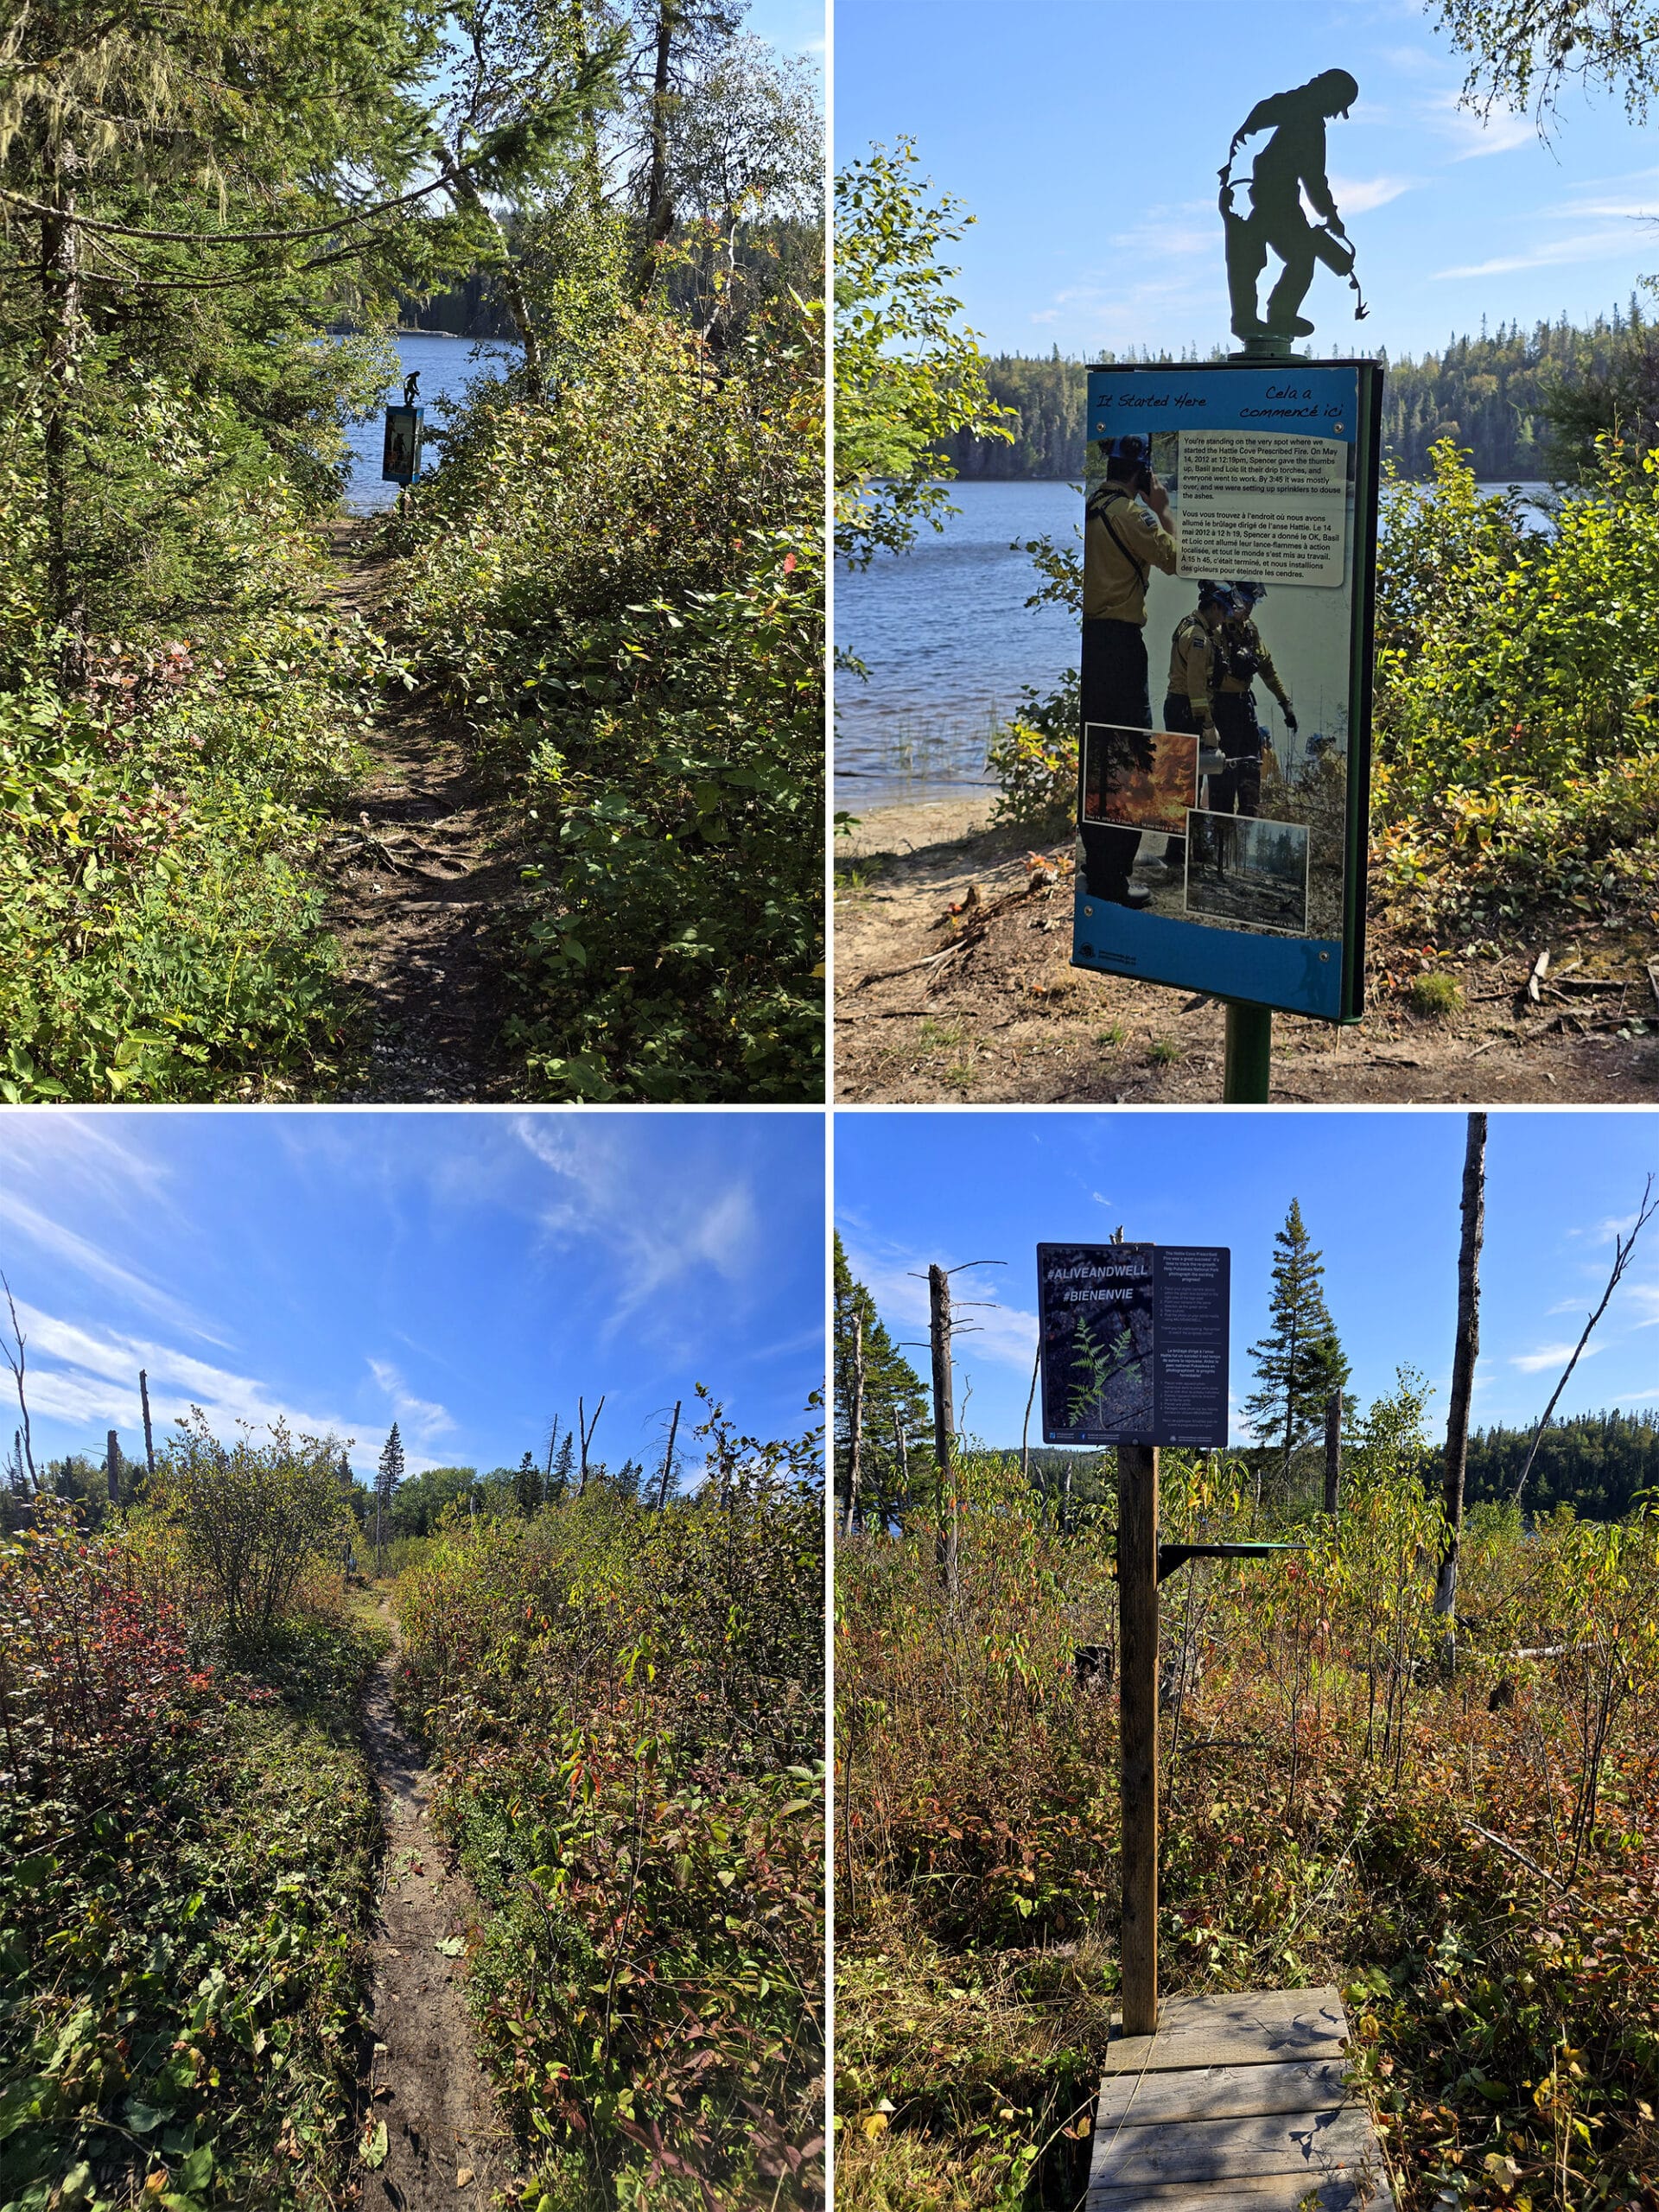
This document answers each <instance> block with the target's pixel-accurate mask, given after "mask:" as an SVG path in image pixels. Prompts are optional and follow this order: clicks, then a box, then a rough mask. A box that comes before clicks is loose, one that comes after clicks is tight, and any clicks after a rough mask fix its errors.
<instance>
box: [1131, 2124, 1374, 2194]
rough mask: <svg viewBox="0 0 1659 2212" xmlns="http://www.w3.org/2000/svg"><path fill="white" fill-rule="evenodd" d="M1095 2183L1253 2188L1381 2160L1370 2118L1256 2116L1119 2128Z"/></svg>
mask: <svg viewBox="0 0 1659 2212" xmlns="http://www.w3.org/2000/svg"><path fill="white" fill-rule="evenodd" d="M1100 2149H1101V2155H1100V2157H1099V2158H1098V2159H1097V2160H1096V2164H1095V2166H1094V2169H1093V2171H1092V2172H1091V2174H1090V2183H1091V2184H1093V2183H1098V2184H1099V2185H1100V2186H1101V2187H1102V2188H1118V2189H1122V2188H1127V2187H1128V2184H1129V2183H1131V2182H1136V2183H1139V2182H1154V2181H1158V2182H1175V2181H1248V2180H1252V2179H1255V2178H1257V2177H1262V2176H1265V2175H1268V2174H1306V2176H1307V2177H1308V2179H1309V2181H1317V2180H1318V2179H1319V2176H1320V2175H1321V2174H1328V2173H1344V2172H1346V2171H1348V2170H1349V2169H1350V2168H1351V2167H1354V2166H1357V2165H1359V2164H1363V2161H1364V2160H1365V2159H1366V2158H1371V2157H1373V2156H1374V2155H1375V2149H1376V2145H1375V2142H1374V2139H1373V2137H1372V2134H1371V2123H1370V2117H1369V2116H1368V2115H1367V2114H1366V2113H1363V2112H1360V2111H1358V2110H1357V2109H1356V2107H1354V2106H1352V2105H1344V2106H1340V2107H1338V2108H1337V2109H1336V2110H1335V2111H1334V2112H1313V2113H1306V2112H1303V2113H1295V2112H1276V2113H1251V2114H1250V2115H1249V2116H1248V2117H1247V2118H1244V2119H1242V2120H1173V2121H1170V2122H1168V2123H1166V2125H1165V2126H1162V2127H1120V2128H1117V2129H1115V2130H1111V2131H1109V2133H1107V2134H1106V2135H1105V2136H1104V2137H1103V2138H1102V2139H1101V2145H1100Z"/></svg>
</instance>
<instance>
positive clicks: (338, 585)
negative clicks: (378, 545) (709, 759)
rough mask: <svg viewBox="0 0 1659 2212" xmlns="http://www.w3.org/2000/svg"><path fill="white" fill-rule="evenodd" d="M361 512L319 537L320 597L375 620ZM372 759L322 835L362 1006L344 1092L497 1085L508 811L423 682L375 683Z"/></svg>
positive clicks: (465, 1096) (359, 1095) (436, 1093)
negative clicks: (357, 1055) (382, 692)
mask: <svg viewBox="0 0 1659 2212" xmlns="http://www.w3.org/2000/svg"><path fill="white" fill-rule="evenodd" d="M371 527H372V524H366V523H365V522H363V521H361V520H359V519H355V518H349V517H345V516H342V517H340V518H339V519H338V520H337V521H336V522H334V523H333V524H331V525H330V527H329V530H328V532H327V538H326V541H325V548H326V551H327V556H328V559H329V563H330V566H331V569H332V572H333V573H332V574H331V575H330V576H329V578H328V580H327V590H328V601H329V603H331V604H332V605H333V606H334V607H337V608H338V609H339V610H340V612H341V613H356V614H358V615H360V616H361V618H362V619H363V620H364V621H365V623H366V624H367V625H368V626H370V627H371V628H372V629H374V630H377V631H378V630H379V629H380V628H381V619H380V608H381V605H382V602H383V601H384V599H385V594H386V588H387V584H388V582H389V573H388V572H389V569H390V567H391V563H388V562H386V561H385V560H378V559H374V558H372V557H370V556H369V555H368V553H367V551H366V550H365V549H366V539H367V532H368V531H369V529H370V528H371ZM365 742H366V746H367V748H368V751H369V753H370V754H371V756H372V767H371V768H370V771H369V773H368V776H367V778H366V780H365V783H364V784H363V785H361V786H360V787H359V789H358V790H357V791H355V792H354V793H353V798H352V801H351V808H350V812H349V813H348V814H347V815H346V816H345V817H342V819H341V820H340V822H339V823H338V824H337V825H336V828H335V829H334V835H333V837H332V840H331V842H329V844H328V846H327V869H328V873H329V875H330V878H331V880H332V881H333V885H334V898H333V899H332V900H331V902H330V907H329V919H330V922H331V925H332V926H333V928H334V933H335V936H336V938H338V940H339V943H340V948H341V951H342V953H343V956H344V960H345V969H346V981H347V983H348V985H349V987H350V988H351V990H352V993H353V996H354V998H355V999H356V1000H357V1001H358V1003H359V1006H360V1007H362V1008H363V1009H364V1012H365V1016H366V1020H365V1027H367V1028H369V1029H370V1031H371V1032H372V1033H371V1035H370V1037H369V1039H368V1041H367V1055H368V1065H367V1066H366V1068H365V1069H364V1070H362V1071H360V1072H359V1075H358V1076H357V1077H356V1078H355V1079H354V1080H349V1081H348V1082H347V1084H346V1087H345V1088H344V1089H343V1090H342V1091H341V1093H340V1096H341V1098H342V1099H343V1100H345V1101H346V1102H348V1103H389V1104H390V1103H397V1104H411V1103H413V1104H431V1103H467V1102H470V1101H472V1100H474V1099H490V1098H505V1097H510V1096H512V1090H511V1088H510V1076H509V1070H508V1066H507V1063H506V1059H505V1055H504V1053H503V1052H502V1051H501V1049H500V1046H499V1031H500V1027H501V1021H502V1014H503V993H502V989H501V976H500V963H499V954H498V951H497V949H496V947H495V944H494V943H493V928H494V925H496V924H497V923H498V922H499V920H500V918H502V917H503V915H505V913H506V912H508V911H509V910H510V909H511V908H512V906H514V905H515V904H516V903H517V902H518V895H519V880H518V868H519V857H518V854H517V852H516V850H515V849H514V842H515V841H514V837H513V834H512V823H511V821H510V818H509V817H508V814H507V811H506V810H505V808H504V807H503V806H502V805H501V804H500V803H499V800H497V799H494V798H493V797H492V796H491V795H490V794H489V793H488V792H487V791H486V789H485V787H484V784H483V779H482V778H481V777H480V774H479V772H478V771H477V769H476V767H475V766H474V760H473V758H472V753H471V749H470V747H468V745H467V741H466V738H465V735H464V733H463V732H462V731H461V729H460V728H459V727H458V726H457V725H456V724H455V722H454V720H453V718H452V717H450V716H449V715H447V714H446V712H445V711H444V709H443V708H442V704H441V702H439V700H438V697H437V695H436V693H435V690H433V688H432V686H430V685H429V684H423V685H422V686H421V687H420V688H419V689H418V690H415V691H408V692H406V691H404V690H403V689H402V688H401V686H399V687H398V688H397V689H396V690H391V691H390V692H389V693H388V696H387V697H386V699H385V702H384V703H383V704H382V706H381V707H380V709H379V710H378V713H377V715H376V716H375V718H374V721H373V724H372V727H371V728H370V729H369V730H368V732H367V733H366V735H365Z"/></svg>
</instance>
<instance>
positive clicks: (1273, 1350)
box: [1244, 1198, 1348, 1500]
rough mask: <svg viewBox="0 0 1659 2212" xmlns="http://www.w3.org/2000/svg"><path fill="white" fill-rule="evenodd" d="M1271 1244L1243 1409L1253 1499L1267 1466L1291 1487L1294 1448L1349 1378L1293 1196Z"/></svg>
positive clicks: (1321, 1274)
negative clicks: (1262, 1322)
mask: <svg viewBox="0 0 1659 2212" xmlns="http://www.w3.org/2000/svg"><path fill="white" fill-rule="evenodd" d="M1273 1245H1274V1262H1273V1296H1272V1302H1271V1305H1270V1306H1269V1309H1268V1332H1267V1334H1266V1335H1265V1336H1264V1337H1262V1338H1261V1339H1260V1341H1259V1342H1257V1343H1255V1344H1252V1345H1251V1346H1250V1357H1251V1359H1252V1360H1253V1361H1254V1362H1255V1376H1256V1385H1257V1387H1256V1390H1255V1395H1254V1396H1253V1397H1251V1398H1249V1399H1247V1400H1246V1402H1245V1406H1244V1411H1245V1414H1247V1416H1248V1417H1249V1423H1250V1426H1251V1427H1252V1429H1253V1430H1254V1431H1255V1443H1256V1497H1257V1498H1258V1500H1259V1499H1260V1497H1261V1490H1262V1469H1263V1467H1264V1466H1272V1467H1274V1469H1275V1470H1276V1471H1277V1473H1278V1476H1279V1479H1280V1482H1281V1485H1282V1486H1283V1487H1284V1489H1285V1490H1288V1489H1289V1486H1290V1479H1291V1472H1292V1469H1293V1467H1294V1464H1295V1459H1296V1455H1297V1453H1298V1452H1301V1451H1303V1450H1304V1449H1306V1446H1308V1445H1310V1444H1312V1443H1313V1440H1314V1439H1315V1438H1316V1437H1319V1436H1320V1435H1322V1434H1323V1433H1324V1428H1325V1400H1326V1399H1327V1398H1328V1397H1329V1396H1330V1395H1331V1393H1332V1390H1336V1391H1338V1392H1339V1391H1341V1390H1342V1389H1344V1386H1345V1384H1346V1383H1347V1381H1348V1362H1347V1360H1346V1358H1345V1357H1344V1354H1343V1349H1342V1345H1341V1343H1340V1341H1339V1340H1338V1336H1337V1331H1336V1325H1335V1324H1334V1323H1333V1322H1332V1319H1331V1315H1330V1312H1329V1310H1328V1308H1327V1307H1326V1306H1325V1288H1324V1284H1325V1268H1324V1266H1323V1264H1322V1263H1321V1259H1320V1255H1319V1253H1318V1252H1316V1251H1315V1250H1314V1249H1313V1246H1312V1244H1310V1243H1309V1242H1308V1236H1307V1230H1306V1227H1305V1226H1304V1224H1303V1222H1302V1209H1301V1207H1300V1205H1299V1203H1298V1202H1297V1200H1296V1199H1294V1198H1293V1199H1292V1200H1291V1202H1290V1211H1289V1212H1288V1213H1287V1215H1286V1216H1285V1225H1284V1227H1283V1228H1282V1229H1281V1230H1280V1231H1279V1233H1278V1234H1277V1236H1275V1237H1274V1240H1273Z"/></svg>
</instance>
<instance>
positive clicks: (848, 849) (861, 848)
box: [836, 791, 997, 860]
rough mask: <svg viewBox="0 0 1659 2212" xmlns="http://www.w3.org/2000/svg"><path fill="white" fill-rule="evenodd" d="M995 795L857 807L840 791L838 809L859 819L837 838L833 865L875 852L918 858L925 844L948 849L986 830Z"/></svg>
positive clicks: (986, 793) (982, 793) (960, 794)
mask: <svg viewBox="0 0 1659 2212" xmlns="http://www.w3.org/2000/svg"><path fill="white" fill-rule="evenodd" d="M996 798H997V793H996V792H995V791H976V792H973V793H971V794H970V793H967V792H958V793H956V794H954V795H953V796H951V797H950V798H925V799H906V800H904V801H902V802H900V803H899V804H885V805H880V806H866V807H861V806H859V805H858V804H856V802H855V800H849V798H846V797H845V796H844V795H843V793H842V791H837V792H836V806H837V808H845V810H846V811H847V812H849V813H850V814H856V815H857V817H858V827H857V829H855V830H854V831H853V833H852V835H851V836H847V837H837V838H836V859H837V860H868V859H869V858H870V857H871V856H872V855H874V854H877V853H918V852H922V851H924V850H925V849H926V848H927V847H928V846H930V845H950V844H956V843H958V842H960V841H961V840H962V839H963V838H965V837H977V836H982V834H983V833H984V832H985V831H986V830H987V829H989V828H990V826H991V809H992V807H993V806H994V805H995V802H996Z"/></svg>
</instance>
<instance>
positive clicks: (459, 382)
mask: <svg viewBox="0 0 1659 2212" xmlns="http://www.w3.org/2000/svg"><path fill="white" fill-rule="evenodd" d="M515 351H516V348H514V347H512V346H505V345H500V344H496V343H493V342H486V343H485V344H484V345H483V346H480V344H479V343H478V341H477V340H474V339H471V338H451V337H448V335H447V334H445V333H444V332H442V331H441V330H436V331H434V330H417V331H416V332H414V333H412V334H405V335H404V336H403V337H400V338H399V339H398V340H397V354H398V359H400V360H401V361H402V363H403V367H402V369H401V370H400V372H399V374H398V381H397V385H396V387H395V388H394V387H393V386H391V385H388V386H387V388H386V391H385V394H384V395H383V397H384V402H385V404H387V405H391V404H400V403H401V402H402V399H403V397H404V386H403V378H404V377H406V376H407V375H408V374H409V372H410V370H411V369H418V370H419V371H420V372H421V389H420V391H419V393H418V395H417V404H419V405H421V406H423V407H430V405H431V404H432V402H433V401H434V400H435V399H442V398H455V399H459V398H460V397H461V392H462V391H463V389H464V388H465V386H466V385H468V384H470V383H471V382H472V380H473V378H474V377H477V376H488V375H490V374H492V373H493V374H496V375H499V373H500V365H502V364H504V363H505V362H506V361H508V360H510V359H512V354H513V353H514V352H515ZM432 421H433V418H432V417H431V416H428V417H427V427H428V429H430V428H431V427H432ZM383 429H384V426H383V423H382V420H381V417H380V416H378V415H373V416H370V418H369V420H368V421H367V422H366V423H348V424H347V425H346V439H347V442H349V444H350V446H351V449H352V473H351V475H350V478H349V479H348V480H347V482H346V512H347V513H349V514H354V515H372V514H379V513H381V512H383V511H384V510H385V508H387V507H389V506H391V504H392V502H393V501H394V500H395V499H397V486H396V485H395V484H383V483H382V482H381V480H380V455H381V450H382V447H383V444H384V442H385V441H384V436H383Z"/></svg>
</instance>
